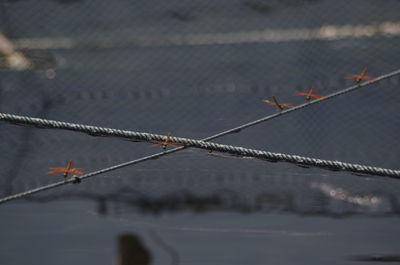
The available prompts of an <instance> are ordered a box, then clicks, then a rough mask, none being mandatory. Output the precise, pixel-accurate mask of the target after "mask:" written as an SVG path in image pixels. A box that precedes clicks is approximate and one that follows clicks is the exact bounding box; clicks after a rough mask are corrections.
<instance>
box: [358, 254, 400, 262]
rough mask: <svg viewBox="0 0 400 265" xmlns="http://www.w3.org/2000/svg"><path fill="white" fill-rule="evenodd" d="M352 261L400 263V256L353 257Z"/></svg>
mask: <svg viewBox="0 0 400 265" xmlns="http://www.w3.org/2000/svg"><path fill="white" fill-rule="evenodd" d="M350 260H353V261H366V262H399V261H400V255H378V254H377V255H360V256H353V257H351V258H350Z"/></svg>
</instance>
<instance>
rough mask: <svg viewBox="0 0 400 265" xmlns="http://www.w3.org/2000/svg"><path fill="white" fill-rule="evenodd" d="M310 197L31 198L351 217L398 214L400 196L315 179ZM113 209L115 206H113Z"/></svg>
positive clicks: (158, 210)
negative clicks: (365, 192) (374, 192)
mask: <svg viewBox="0 0 400 265" xmlns="http://www.w3.org/2000/svg"><path fill="white" fill-rule="evenodd" d="M312 188H313V189H310V190H308V191H307V195H306V197H305V196H304V194H302V193H301V192H299V191H296V190H293V191H290V190H280V191H278V190H277V191H272V190H259V191H257V192H252V193H251V194H248V193H246V192H245V191H240V190H236V189H217V190H215V191H214V192H208V193H203V194H201V193H198V192H196V191H192V190H190V189H184V190H174V191H170V192H168V193H164V194H148V193H145V192H143V191H138V190H135V189H132V188H128V187H125V188H123V189H120V190H116V191H115V192H113V193H108V194H102V195H99V194H96V193H94V192H93V193H90V192H78V191H75V192H68V193H58V194H53V195H38V196H33V197H30V198H27V199H26V200H28V201H31V202H49V201H54V200H58V199H77V198H78V199H82V200H93V201H96V202H97V209H96V211H97V213H98V214H99V215H103V216H105V215H109V214H110V213H114V214H116V215H118V214H121V213H126V212H127V211H128V212H129V211H137V212H140V213H142V214H152V215H160V214H163V213H178V212H192V213H207V212H239V213H244V214H245V213H256V212H258V213H265V214H270V213H290V214H295V215H300V216H328V217H347V216H353V215H364V216H372V217H379V216H382V217H383V216H398V215H400V201H399V198H398V196H397V195H396V194H391V193H386V194H362V193H359V192H358V193H355V192H350V191H346V190H345V189H343V188H339V187H333V186H331V185H328V184H323V183H322V184H316V183H313V184H312ZM110 208H111V210H110Z"/></svg>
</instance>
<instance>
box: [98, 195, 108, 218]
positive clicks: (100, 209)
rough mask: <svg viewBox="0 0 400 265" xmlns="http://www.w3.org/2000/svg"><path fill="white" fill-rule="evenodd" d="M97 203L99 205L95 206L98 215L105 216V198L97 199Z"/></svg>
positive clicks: (106, 210) (106, 212)
mask: <svg viewBox="0 0 400 265" xmlns="http://www.w3.org/2000/svg"><path fill="white" fill-rule="evenodd" d="M97 202H98V203H99V204H98V206H97V213H98V214H99V215H103V216H106V215H107V214H108V207H107V200H106V198H99V199H97Z"/></svg>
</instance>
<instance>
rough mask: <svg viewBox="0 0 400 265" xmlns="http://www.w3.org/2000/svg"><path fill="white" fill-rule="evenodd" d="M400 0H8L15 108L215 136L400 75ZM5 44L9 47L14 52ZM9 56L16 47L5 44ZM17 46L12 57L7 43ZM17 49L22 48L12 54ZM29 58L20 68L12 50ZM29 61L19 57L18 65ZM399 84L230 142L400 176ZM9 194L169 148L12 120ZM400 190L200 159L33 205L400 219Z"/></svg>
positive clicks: (1, 86) (7, 98)
mask: <svg viewBox="0 0 400 265" xmlns="http://www.w3.org/2000/svg"><path fill="white" fill-rule="evenodd" d="M399 9H400V2H399V1H395V0H388V1H384V2H382V1H376V0H369V1H364V0H355V1H351V2H349V1H342V0H340V1H330V0H275V1H263V0H237V1H227V0H226V1H190V2H182V1H168V2H165V1H122V0H119V1H114V2H112V3H110V2H107V1H87V0H57V1H56V0H53V1H51V0H40V1H28V0H19V1H11V0H10V1H1V2H0V32H1V35H3V36H4V38H5V39H6V41H7V42H9V44H11V47H12V48H11V52H6V53H5V52H2V56H1V68H0V110H1V112H8V113H13V114H19V115H29V116H32V117H41V118H48V119H54V120H61V121H69V122H76V123H86V124H90V125H99V126H106V127H115V128H121V129H128V130H129V129H131V130H136V131H145V132H153V133H159V134H167V133H169V132H170V133H172V135H176V136H181V137H189V138H197V139H200V138H204V137H207V136H209V135H212V134H215V133H216V132H219V131H222V130H225V129H229V128H231V127H235V126H238V125H240V124H242V123H245V122H248V121H251V120H255V119H257V118H260V117H262V116H265V115H267V114H268V113H273V112H274V111H275V109H274V107H273V106H269V105H266V104H265V103H263V102H262V101H261V100H262V99H264V98H271V97H272V96H276V97H277V98H278V99H279V100H280V101H282V102H285V103H286V102H289V103H291V104H293V105H297V104H300V103H303V102H304V99H303V98H299V97H295V96H293V94H294V93H295V92H296V91H306V90H308V88H309V87H311V86H312V87H314V88H315V93H316V94H321V95H326V94H328V93H331V92H333V91H337V90H339V89H342V88H345V87H347V86H350V85H351V84H352V83H353V81H352V80H346V79H344V76H345V75H348V74H358V73H359V72H361V70H362V69H363V68H364V67H368V73H367V74H368V75H371V76H378V75H380V74H384V73H387V72H390V71H393V70H395V69H398V68H399V66H400V64H399V61H400V45H399V41H400V13H399V12H398V10H399ZM1 47H2V45H0V48H1ZM3 47H4V43H3ZM7 47H9V46H7ZM8 51H10V49H8ZM15 52H17V53H18V54H19V55H21V56H22V58H23V60H26V62H27V64H26V67H23V68H24V70H20V68H18V67H17V68H16V67H13V63H12V62H13V60H11V59H10V58H11V57H10V54H14V55H15ZM13 58H14V57H13ZM399 84H400V78H399V77H394V78H391V79H388V80H385V81H382V82H380V83H377V84H375V85H372V86H371V87H369V88H366V89H363V90H361V91H357V92H354V93H351V94H348V95H345V96H343V97H338V98H336V99H334V100H331V101H327V102H324V103H322V104H318V105H315V106H310V107H309V108H306V109H304V110H301V111H299V112H296V113H293V114H290V115H288V116H286V117H282V118H278V119H275V120H271V121H268V122H266V123H265V124H261V125H257V126H255V127H253V128H250V129H246V130H244V131H242V132H240V133H238V134H234V135H229V136H227V137H224V138H221V139H219V140H218V141H217V142H220V143H227V144H233V145H239V146H244V147H249V148H256V149H261V150H267V151H273V152H283V153H290V154H298V155H304V156H311V157H319V158H323V159H332V160H340V161H344V162H353V163H361V164H367V165H372V166H378V167H387V168H393V169H399V167H398V158H399V156H400V148H399V147H398V146H399V140H398V133H399V129H400V122H399V121H400V119H399V118H400V112H399V106H400V103H399V102H400V93H399ZM0 137H1V138H0V139H1V145H0V161H1V163H0V169H1V172H2V173H1V177H0V183H1V184H0V187H1V189H0V192H1V194H2V196H5V195H9V194H13V193H15V192H19V191H23V190H26V189H29V188H33V187H36V186H39V185H43V184H47V183H51V182H53V181H55V179H57V177H56V176H53V175H50V176H48V175H46V171H47V169H48V168H49V167H61V166H64V164H65V163H66V161H67V160H69V159H73V160H74V163H75V164H74V165H75V166H77V167H83V168H85V172H89V171H93V170H97V169H100V168H102V167H107V166H110V165H112V164H116V163H121V162H124V161H128V160H132V159H135V158H138V157H140V156H142V155H147V154H151V153H154V152H158V151H160V150H159V149H157V147H154V148H153V147H148V145H147V144H144V143H130V142H124V141H120V140H117V139H103V138H93V137H89V136H85V135H80V134H74V133H72V132H64V131H47V130H37V129H34V128H27V127H19V126H13V125H10V124H4V123H2V124H0ZM399 187H400V184H398V183H397V182H396V181H394V180H388V179H384V180H381V179H374V178H360V177H358V176H353V175H350V174H348V173H336V172H329V171H323V170H320V169H303V168H298V167H295V166H292V165H286V164H270V163H263V162H261V161H258V160H254V159H238V158H229V157H228V158H226V157H211V156H209V155H208V154H207V152H204V151H201V150H192V149H189V150H185V151H182V152H179V153H177V154H173V155H170V156H168V157H163V158H160V159H158V160H155V161H151V162H146V163H143V164H140V165H136V166H133V167H129V168H126V169H121V170H119V171H118V172H115V173H112V174H106V175H104V176H100V177H97V178H94V179H93V180H89V181H86V182H85V183H82V184H81V185H74V186H71V187H70V186H68V187H65V188H62V189H60V190H58V191H57V190H56V191H53V192H51V193H46V194H42V195H37V196H35V197H32V198H30V199H29V200H34V201H47V200H53V199H56V198H70V197H72V198H81V199H93V200H97V201H99V212H101V213H107V212H108V211H107V205H108V204H109V203H110V202H111V203H112V204H113V205H115V207H114V208H115V211H116V212H118V209H120V208H118V206H119V205H124V206H132V207H136V208H138V209H141V210H143V211H150V212H163V211H168V210H170V211H174V210H194V211H208V210H238V211H242V212H252V211H263V212H271V211H286V212H290V213H296V214H323V215H347V214H357V213H360V214H371V215H387V214H398V213H399V212H400V201H399V199H400V198H399V194H398V192H397V191H398V188H399Z"/></svg>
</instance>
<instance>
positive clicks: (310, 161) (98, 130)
mask: <svg viewBox="0 0 400 265" xmlns="http://www.w3.org/2000/svg"><path fill="white" fill-rule="evenodd" d="M398 74H400V69H399V70H396V71H394V72H391V73H388V74H385V75H382V76H379V77H377V78H375V79H373V80H371V81H367V82H365V83H361V84H358V85H354V86H352V87H349V88H346V89H343V90H340V91H338V92H335V93H332V94H330V95H328V96H326V97H324V98H321V99H317V100H314V101H311V102H309V103H304V104H302V105H299V106H297V107H294V108H291V109H287V110H284V111H282V112H279V113H276V114H273V115H269V116H266V117H264V118H261V119H258V120H256V121H253V122H249V123H246V124H244V125H241V126H238V127H235V128H232V129H229V130H226V131H223V132H221V133H218V134H215V135H212V136H210V137H207V138H204V139H202V140H200V141H197V140H193V139H186V138H178V137H171V139H170V140H171V142H182V141H185V142H186V144H187V145H188V146H191V147H197V148H202V149H207V150H213V151H218V152H228V153H231V154H235V155H244V156H252V157H257V158H261V159H266V160H267V161H271V162H276V161H285V162H289V163H295V164H298V165H303V166H316V167H322V168H326V169H331V170H345V171H351V172H356V173H364V174H372V175H380V176H389V177H395V178H398V177H399V176H400V171H399V170H391V169H383V168H376V167H369V166H364V165H357V164H350V163H343V162H340V161H329V160H321V159H315V158H308V157H301V156H293V155H287V154H279V153H271V152H265V151H260V150H253V149H247V148H242V147H235V146H229V145H221V144H213V143H206V142H207V141H210V140H212V139H216V138H219V137H221V136H224V135H227V134H229V133H233V132H238V131H240V130H242V129H245V128H248V127H251V126H254V125H256V124H259V123H261V122H264V121H267V120H270V119H273V118H276V117H278V116H281V115H285V114H287V113H290V112H293V111H296V110H299V109H302V108H304V107H307V106H309V105H312V104H316V103H319V102H321V101H324V100H328V99H331V98H334V97H336V96H339V95H342V94H345V93H349V92H351V91H354V90H356V89H359V88H362V87H366V86H368V85H371V84H373V83H376V82H378V81H381V80H384V79H387V78H390V77H393V76H395V75H398ZM0 121H6V122H10V123H13V124H21V125H32V126H35V127H38V128H52V129H65V130H73V131H79V132H85V133H88V134H89V135H93V136H114V137H123V138H130V139H136V140H142V141H151V140H157V141H162V140H164V139H165V136H163V135H156V134H149V133H138V132H132V131H124V130H116V129H111V128H102V127H97V126H87V125H80V124H73V123H66V122H58V121H51V120H44V119H39V118H30V117H25V116H17V115H12V114H6V113H0ZM185 147H186V146H181V147H178V148H175V149H171V150H168V151H164V152H160V153H157V154H153V155H150V156H146V157H142V158H139V159H136V160H132V161H128V162H125V163H122V164H118V165H115V166H112V167H108V168H105V169H101V170H98V171H95V172H91V173H88V174H85V175H82V176H80V177H77V176H74V177H73V178H72V179H69V180H65V181H61V182H56V183H53V184H50V185H46V186H42V187H38V188H35V189H32V190H29V191H26V192H22V193H18V194H15V195H11V196H8V197H4V198H2V199H0V204H2V203H5V202H7V201H10V200H14V199H18V198H21V197H24V196H27V195H30V194H33V193H37V192H40V191H44V190H48V189H52V188H55V187H58V186H61V185H65V184H69V183H71V182H72V183H75V182H78V181H79V180H82V179H85V178H89V177H92V176H96V175H99V174H102V173H105V172H109V171H112V170H116V169H119V168H122V167H126V166H129V165H133V164H136V163H140V162H143V161H146V160H149V159H155V158H158V157H160V156H163V155H167V154H170V153H174V152H177V151H180V150H183V149H185ZM372 172H373V173H372Z"/></svg>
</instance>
